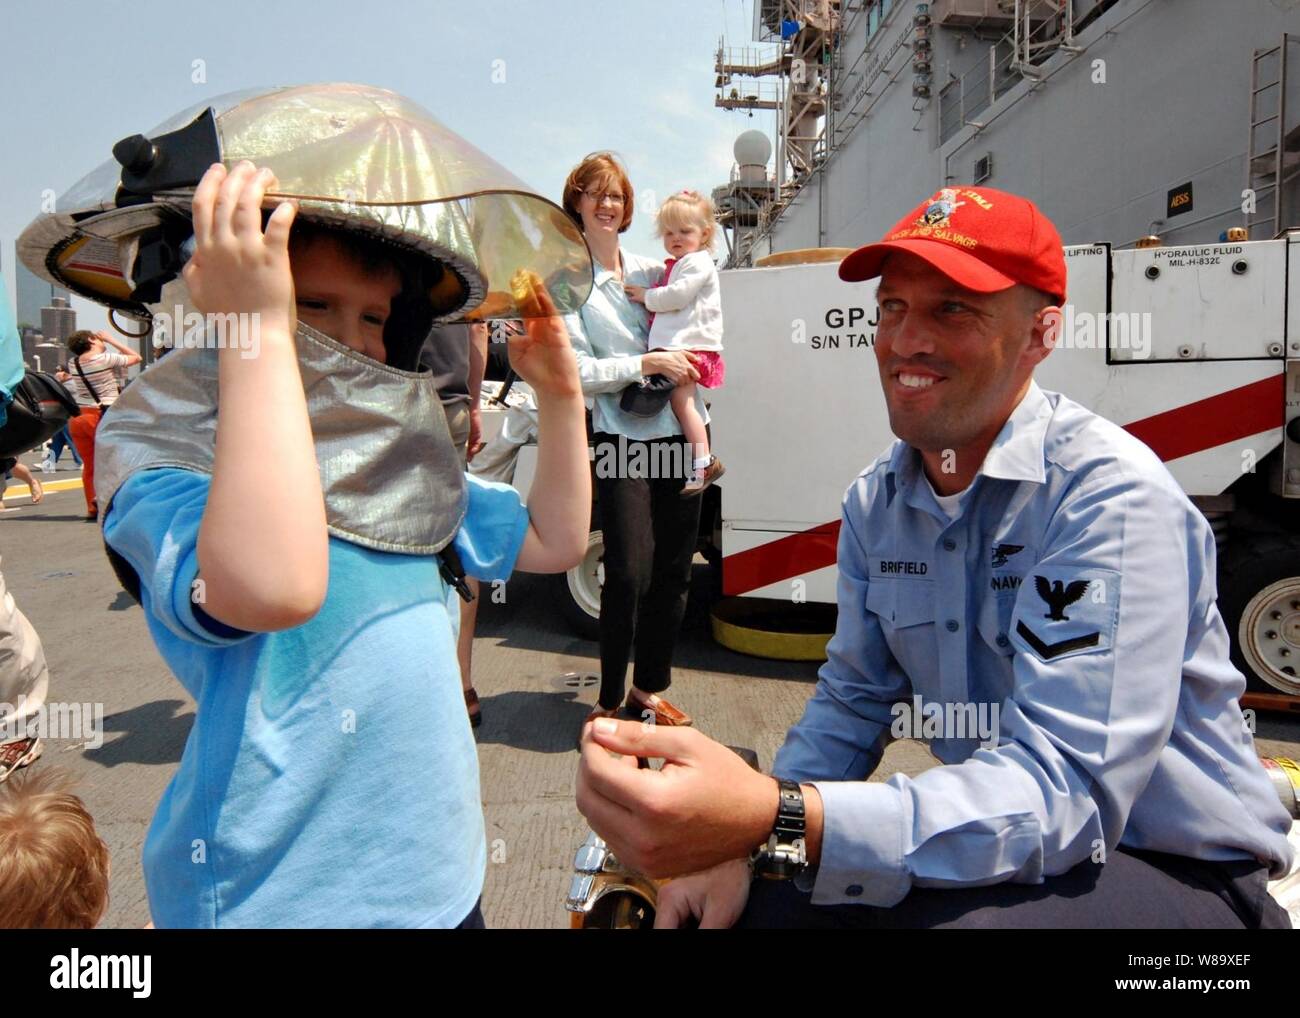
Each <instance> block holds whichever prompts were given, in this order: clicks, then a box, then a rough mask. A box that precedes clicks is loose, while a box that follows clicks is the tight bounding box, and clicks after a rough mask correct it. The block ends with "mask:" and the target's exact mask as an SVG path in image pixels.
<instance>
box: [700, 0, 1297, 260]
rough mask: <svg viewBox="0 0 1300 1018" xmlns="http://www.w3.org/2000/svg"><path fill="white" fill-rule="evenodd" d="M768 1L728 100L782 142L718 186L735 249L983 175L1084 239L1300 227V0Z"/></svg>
mask: <svg viewBox="0 0 1300 1018" xmlns="http://www.w3.org/2000/svg"><path fill="white" fill-rule="evenodd" d="M753 8H754V11H753V13H754V23H753V40H752V42H751V43H750V44H749V45H747V46H740V47H733V46H729V45H728V42H727V40H723V41H722V42H720V44H719V47H718V52H717V59H716V62H715V68H714V70H715V75H716V79H715V84H716V88H717V99H716V103H717V105H718V106H721V107H725V108H728V109H735V110H748V111H750V112H751V113H752V112H753V111H754V110H771V111H774V112H775V119H776V129H775V132H774V133H775V139H774V140H775V148H776V152H775V156H776V160H775V166H774V167H771V168H769V167H768V166H767V165H765V164H766V163H767V161H768V160H769V158H770V156H771V151H770V145H769V143H767V142H766V141H765V139H764V137H763V136H762V135H761V134H759V133H757V132H750V133H748V134H747V136H745V137H746V140H745V141H742V142H741V143H739V144H738V146H737V157H738V159H737V163H738V164H737V166H736V167H735V168H734V169H733V172H732V177H731V180H730V181H729V182H728V183H727V184H726V185H723V186H721V187H719V188H717V189H716V190H715V192H714V199H715V201H716V203H717V204H718V206H719V209H720V212H721V221H722V222H723V224H724V225H725V226H726V227H727V231H726V235H727V238H728V242H729V250H728V252H727V265H728V266H729V267H731V266H744V265H749V264H752V263H753V260H754V259H756V258H759V257H762V256H764V255H767V254H769V253H771V252H778V251H789V250H791V249H797V248H814V247H834V246H846V247H852V246H857V245H859V244H861V243H865V242H866V241H868V240H871V239H874V238H876V237H879V236H881V235H882V234H883V233H884V232H885V231H886V230H887V229H888V228H889V227H890V226H892V225H893V224H894V223H895V222H896V221H897V220H898V219H899V217H900V216H902V215H903V214H904V213H905V212H906V211H907V210H908V209H910V208H912V207H914V206H915V205H916V204H917V202H919V201H921V200H922V199H923V198H925V197H927V196H928V195H931V194H934V193H935V192H936V191H937V190H938V189H940V188H942V187H947V186H950V185H962V184H987V185H988V186H990V187H995V188H998V189H1001V190H1006V191H1012V192H1015V193H1018V194H1023V195H1026V196H1027V197H1030V198H1032V199H1033V200H1034V201H1035V202H1036V203H1037V204H1038V205H1039V207H1040V208H1042V210H1043V211H1044V212H1045V213H1046V214H1047V215H1048V216H1049V217H1050V218H1051V219H1052V220H1053V222H1055V223H1056V224H1057V226H1058V228H1059V229H1060V231H1061V234H1062V238H1063V239H1064V241H1065V243H1066V244H1091V243H1098V242H1105V243H1108V244H1110V245H1111V246H1112V247H1114V248H1124V247H1132V246H1135V245H1136V244H1137V243H1138V242H1139V241H1141V240H1143V239H1144V238H1147V237H1153V238H1154V237H1158V238H1159V243H1161V244H1162V245H1187V244H1210V243H1215V242H1218V241H1220V240H1228V239H1232V240H1245V239H1249V240H1266V239H1269V238H1272V237H1276V236H1279V235H1280V234H1282V233H1283V232H1284V231H1285V230H1286V229H1287V228H1295V227H1297V226H1300V0H931V2H929V3H917V2H912V0H754V4H753ZM756 44H757V45H756ZM1234 228H1235V229H1234ZM1243 228H1244V229H1245V231H1246V234H1245V235H1243V234H1241V233H1240V232H1238V231H1239V230H1241V229H1243ZM1230 230H1231V231H1233V232H1232V234H1231V235H1229V233H1228V231H1230ZM1150 242H1151V243H1154V241H1150Z"/></svg>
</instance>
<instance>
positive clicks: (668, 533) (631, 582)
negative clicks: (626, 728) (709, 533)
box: [564, 152, 709, 725]
mask: <svg viewBox="0 0 1300 1018" xmlns="http://www.w3.org/2000/svg"><path fill="white" fill-rule="evenodd" d="M564 208H565V210H566V211H567V212H568V213H569V215H570V216H572V217H573V220H574V222H576V223H577V224H578V225H579V226H580V227H581V228H582V231H583V233H584V234H585V236H586V239H587V244H588V246H589V247H590V248H591V253H592V255H593V259H594V266H593V267H594V269H595V286H594V287H593V288H592V292H591V297H590V298H589V299H588V301H587V303H586V304H585V305H583V307H582V309H581V311H580V312H578V313H577V314H573V315H569V316H567V318H566V323H567V324H568V327H569V334H570V336H571V338H572V340H573V350H574V353H575V354H576V355H577V358H578V374H579V376H580V377H581V379H582V388H583V393H584V394H585V395H586V396H587V397H588V401H589V403H590V405H591V423H592V440H593V444H594V446H595V452H596V479H595V483H596V493H597V499H598V501H599V504H600V518H601V530H602V531H603V536H604V543H605V557H604V565H605V581H604V586H603V588H602V591H601V598H600V671H601V680H600V698H599V701H598V702H597V704H596V707H595V709H594V710H593V711H592V712H591V714H590V715H589V716H588V718H587V721H592V720H594V719H595V718H599V717H612V716H613V715H615V714H616V713H618V711H619V708H620V706H621V705H622V703H623V694H624V689H625V684H626V678H627V665H628V660H629V659H630V658H632V657H633V652H635V658H634V660H635V665H634V668H633V675H632V688H631V690H630V691H629V692H628V693H627V700H626V705H627V709H628V710H629V711H630V712H631V713H633V714H634V715H636V716H637V717H638V718H642V719H645V720H650V719H651V718H653V720H654V722H655V723H656V724H660V725H689V724H691V718H690V717H689V716H688V715H687V714H686V713H685V712H684V711H682V710H680V709H679V708H677V707H675V706H674V705H673V704H671V703H669V702H668V700H666V699H665V698H664V696H663V695H662V694H663V693H664V692H665V691H666V690H667V689H668V686H669V685H670V683H671V682H672V657H673V648H674V646H675V645H676V642H677V631H678V629H679V628H680V627H681V622H682V616H683V615H684V614H685V611H686V595H687V588H688V586H689V583H690V575H691V560H692V558H693V557H694V555H695V545H696V540H697V535H698V532H699V525H700V506H701V500H700V499H698V498H690V499H687V498H682V497H681V490H682V485H683V484H684V483H685V482H686V480H687V479H688V476H689V474H690V466H691V453H690V448H689V444H688V443H687V442H686V440H685V439H684V437H683V436H682V433H681V426H680V425H679V424H678V423H677V418H676V417H675V416H674V415H673V411H672V407H671V406H670V405H669V404H668V402H667V401H665V402H664V403H663V407H662V409H661V411H660V412H659V413H658V414H657V415H655V416H636V415H633V414H630V413H628V412H626V411H624V410H623V409H622V407H621V406H620V395H621V393H622V392H623V390H624V389H626V388H627V387H628V386H629V385H631V384H633V383H637V382H641V381H642V380H643V379H644V378H647V377H649V376H651V375H655V374H660V375H664V376H666V377H667V378H668V379H669V380H670V381H671V382H673V383H674V384H676V383H680V382H683V381H686V380H696V379H698V378H699V372H698V371H697V370H696V368H695V366H694V363H693V356H692V354H691V353H690V352H680V351H655V352H653V353H651V352H648V345H647V339H648V336H649V326H648V318H647V314H646V310H645V308H644V307H643V306H642V305H640V304H637V303H635V302H633V301H632V300H630V299H629V298H628V295H627V293H626V291H625V289H624V287H626V286H636V287H647V286H654V285H655V284H656V283H658V282H659V280H660V277H661V276H662V275H663V268H664V266H663V262H662V261H659V260H658V259H654V258H644V257H641V256H640V255H635V254H632V253H630V252H627V251H623V250H622V249H621V248H620V246H619V235H620V234H622V233H623V232H624V231H625V230H627V228H628V226H630V225H631V223H632V212H633V193H632V183H631V181H630V180H628V177H627V172H626V171H625V170H624V169H623V167H622V165H621V164H620V163H619V161H618V159H617V158H616V157H615V156H614V155H613V154H612V153H609V152H597V153H593V154H592V155H589V156H587V158H585V159H584V160H583V161H582V162H581V163H579V164H578V165H577V166H576V167H574V169H573V171H572V172H571V173H570V174H569V177H568V179H567V180H566V181H565V184H564ZM696 392H697V395H696V399H697V401H698V410H699V413H700V415H701V417H702V418H703V420H704V421H705V422H707V421H708V419H709V415H708V411H707V410H706V409H705V407H704V401H703V398H702V397H701V396H699V394H698V393H699V390H698V389H697V390H696ZM674 464H676V465H677V466H678V467H679V469H673V468H672V465H674Z"/></svg>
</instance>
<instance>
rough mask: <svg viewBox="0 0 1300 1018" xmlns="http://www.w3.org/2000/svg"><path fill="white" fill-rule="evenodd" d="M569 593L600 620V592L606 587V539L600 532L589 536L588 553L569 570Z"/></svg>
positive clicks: (586, 610)
mask: <svg viewBox="0 0 1300 1018" xmlns="http://www.w3.org/2000/svg"><path fill="white" fill-rule="evenodd" d="M568 577H569V593H570V594H571V595H572V596H573V600H574V601H576V602H577V603H578V606H579V607H581V608H582V610H583V611H585V612H586V613H587V614H588V615H590V616H591V617H592V618H593V619H598V618H600V591H601V588H602V587H604V585H605V539H604V537H603V535H602V534H601V532H600V531H599V530H593V531H592V532H591V533H590V534H588V535H587V553H586V554H585V555H583V556H582V561H581V562H579V563H578V564H577V565H576V566H574V567H573V568H572V569H570V570H569V573H568Z"/></svg>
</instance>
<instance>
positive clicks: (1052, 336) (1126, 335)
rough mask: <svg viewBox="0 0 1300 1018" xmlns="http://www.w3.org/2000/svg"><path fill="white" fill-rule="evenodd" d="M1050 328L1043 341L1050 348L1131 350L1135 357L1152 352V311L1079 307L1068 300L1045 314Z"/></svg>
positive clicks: (1143, 356)
mask: <svg viewBox="0 0 1300 1018" xmlns="http://www.w3.org/2000/svg"><path fill="white" fill-rule="evenodd" d="M1044 322H1045V323H1046V325H1047V332H1046V333H1045V334H1044V336H1043V344H1044V345H1045V346H1047V347H1048V348H1050V349H1055V348H1056V347H1058V346H1059V347H1064V348H1065V349H1067V350H1096V349H1099V348H1101V347H1104V346H1107V345H1108V344H1107V338H1106V337H1107V335H1109V336H1110V340H1109V346H1110V349H1112V350H1132V351H1133V358H1134V360H1146V359H1147V358H1148V357H1150V356H1151V312H1149V311H1076V310H1075V308H1074V305H1073V304H1066V305H1065V306H1064V307H1063V308H1061V310H1060V311H1049V312H1048V313H1047V314H1046V315H1045V316H1044Z"/></svg>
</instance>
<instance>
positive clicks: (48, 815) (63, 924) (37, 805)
mask: <svg viewBox="0 0 1300 1018" xmlns="http://www.w3.org/2000/svg"><path fill="white" fill-rule="evenodd" d="M69 788H70V780H69V778H68V776H67V775H66V774H64V773H62V772H60V771H57V770H49V769H45V770H41V771H36V772H35V773H33V772H31V771H26V772H23V773H20V774H16V775H15V776H14V777H12V778H10V779H9V780H8V781H6V782H5V783H4V784H0V928H3V929H28V930H30V929H47V930H78V929H85V930H88V929H93V928H94V927H95V926H97V925H98V924H99V921H100V920H101V919H102V918H103V917H104V912H105V910H106V909H107V908H108V865H109V863H108V846H107V845H106V844H104V842H103V839H101V838H100V837H99V835H98V834H96V833H95V822H94V821H93V820H92V819H91V818H90V814H89V813H87V812H86V807H85V805H84V804H83V803H82V801H81V800H80V799H79V798H77V796H75V795H73V794H72V793H71V792H70V791H69Z"/></svg>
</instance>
